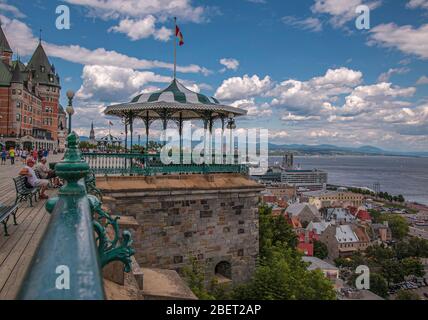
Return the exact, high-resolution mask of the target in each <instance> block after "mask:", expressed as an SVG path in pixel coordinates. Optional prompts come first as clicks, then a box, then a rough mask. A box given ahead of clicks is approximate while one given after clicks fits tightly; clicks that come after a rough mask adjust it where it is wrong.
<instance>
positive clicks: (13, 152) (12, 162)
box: [9, 147, 15, 165]
mask: <svg viewBox="0 0 428 320" xmlns="http://www.w3.org/2000/svg"><path fill="white" fill-rule="evenodd" d="M9 158H10V164H11V165H14V164H15V149H14V148H13V147H12V148H10V150H9Z"/></svg>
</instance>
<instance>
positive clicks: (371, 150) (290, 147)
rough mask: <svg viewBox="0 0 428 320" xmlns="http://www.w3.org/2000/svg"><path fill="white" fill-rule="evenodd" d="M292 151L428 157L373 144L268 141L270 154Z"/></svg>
mask: <svg viewBox="0 0 428 320" xmlns="http://www.w3.org/2000/svg"><path fill="white" fill-rule="evenodd" d="M286 151H292V152H294V153H295V154H296V155H385V156H411V157H428V152H413V151H408V152H403V151H388V150H383V149H381V148H377V147H373V146H361V147H338V146H335V145H330V144H320V145H306V144H282V145H278V144H273V143H269V153H270V154H272V155H275V154H278V155H280V154H282V153H283V152H286Z"/></svg>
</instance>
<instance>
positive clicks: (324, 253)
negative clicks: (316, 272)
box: [314, 240, 328, 259]
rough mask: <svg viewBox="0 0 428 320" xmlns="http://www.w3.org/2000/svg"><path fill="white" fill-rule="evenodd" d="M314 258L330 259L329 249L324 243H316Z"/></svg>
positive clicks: (316, 241)
mask: <svg viewBox="0 0 428 320" xmlns="http://www.w3.org/2000/svg"><path fill="white" fill-rule="evenodd" d="M314 256H315V257H317V258H319V259H325V258H327V257H328V248H327V245H326V244H325V243H324V242H321V241H318V240H315V241H314Z"/></svg>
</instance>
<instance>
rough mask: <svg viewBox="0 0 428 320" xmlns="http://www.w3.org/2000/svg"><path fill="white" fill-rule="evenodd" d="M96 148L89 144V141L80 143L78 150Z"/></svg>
mask: <svg viewBox="0 0 428 320" xmlns="http://www.w3.org/2000/svg"><path fill="white" fill-rule="evenodd" d="M96 148H97V146H96V145H95V144H91V143H89V141H80V143H79V149H96Z"/></svg>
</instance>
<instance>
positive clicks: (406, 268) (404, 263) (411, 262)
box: [400, 257, 425, 277]
mask: <svg viewBox="0 0 428 320" xmlns="http://www.w3.org/2000/svg"><path fill="white" fill-rule="evenodd" d="M400 263H401V266H400V267H401V270H402V273H403V274H404V276H414V277H423V276H424V275H425V270H424V266H423V265H422V262H421V260H420V259H419V258H413V257H409V258H404V259H402V260H400Z"/></svg>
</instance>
